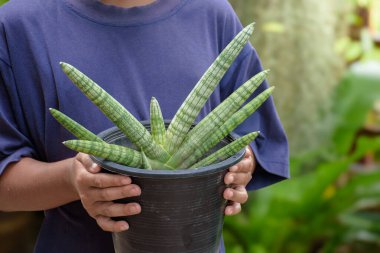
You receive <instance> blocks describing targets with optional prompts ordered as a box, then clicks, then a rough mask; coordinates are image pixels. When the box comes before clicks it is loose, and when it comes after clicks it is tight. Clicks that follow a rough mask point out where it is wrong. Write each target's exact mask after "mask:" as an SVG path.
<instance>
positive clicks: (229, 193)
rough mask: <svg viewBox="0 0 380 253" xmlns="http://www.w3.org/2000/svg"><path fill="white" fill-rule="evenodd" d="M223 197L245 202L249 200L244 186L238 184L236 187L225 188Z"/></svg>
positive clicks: (241, 202)
mask: <svg viewBox="0 0 380 253" xmlns="http://www.w3.org/2000/svg"><path fill="white" fill-rule="evenodd" d="M223 197H224V198H225V199H226V200H230V201H233V202H237V203H240V204H244V203H245V202H247V200H248V193H247V190H246V189H245V188H244V187H243V186H238V187H236V188H235V189H232V188H227V189H226V190H224V193H223Z"/></svg>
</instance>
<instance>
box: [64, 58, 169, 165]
mask: <svg viewBox="0 0 380 253" xmlns="http://www.w3.org/2000/svg"><path fill="white" fill-rule="evenodd" d="M61 67H62V69H63V71H64V72H65V73H66V75H67V76H68V77H69V78H70V79H71V81H72V82H73V83H74V84H75V85H76V86H77V87H78V88H79V89H80V90H81V91H82V92H83V94H85V95H86V96H87V97H88V98H89V99H90V100H91V101H92V102H93V103H94V104H95V105H96V106H97V107H98V108H99V109H100V110H101V111H102V112H103V113H104V114H105V115H106V116H107V117H108V118H109V119H110V120H111V121H112V122H113V123H114V124H115V125H116V126H117V127H118V128H119V129H120V130H121V131H122V132H123V133H124V134H125V135H126V136H127V138H128V139H129V140H130V141H131V142H132V143H133V144H135V145H136V146H137V147H139V148H140V149H142V150H144V152H145V154H146V155H147V156H148V157H149V158H151V159H157V160H159V161H161V162H165V161H167V160H168V159H169V154H168V153H167V152H166V151H165V150H164V149H163V148H162V147H161V146H160V145H158V144H157V143H155V142H154V141H153V138H152V136H151V135H150V133H149V132H148V131H147V130H146V129H145V127H144V126H143V125H142V124H141V123H140V122H139V121H138V120H137V119H136V118H135V117H134V116H133V115H132V114H131V113H130V112H129V111H128V110H127V109H125V108H124V107H123V106H122V105H121V104H120V103H119V102H118V101H116V99H114V98H113V97H112V96H111V95H110V94H108V93H107V92H106V91H105V90H103V89H102V88H101V87H100V86H99V85H98V84H96V83H95V82H94V81H92V80H91V79H90V78H89V77H87V76H86V75H85V74H83V73H82V72H80V71H79V70H77V69H76V68H75V67H73V66H71V65H70V64H67V63H61Z"/></svg>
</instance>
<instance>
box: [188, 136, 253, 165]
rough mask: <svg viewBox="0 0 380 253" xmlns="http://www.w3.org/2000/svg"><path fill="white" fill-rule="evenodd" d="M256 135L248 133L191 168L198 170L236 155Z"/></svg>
mask: <svg viewBox="0 0 380 253" xmlns="http://www.w3.org/2000/svg"><path fill="white" fill-rule="evenodd" d="M258 135H259V132H253V133H249V134H247V135H244V136H243V137H240V138H239V139H237V140H235V141H233V142H231V143H230V144H228V145H227V146H225V147H223V148H221V149H219V150H218V151H216V152H215V153H213V154H211V155H210V156H208V157H206V158H205V159H203V160H201V161H199V162H197V163H196V164H194V165H193V166H192V168H199V167H203V166H207V165H210V164H213V163H215V162H217V161H223V160H225V159H227V158H229V157H231V156H233V155H234V154H236V153H237V152H238V151H239V150H241V149H243V148H244V147H246V146H247V145H248V144H249V143H250V142H252V141H253V140H254V139H255V138H256V137H257V136H258Z"/></svg>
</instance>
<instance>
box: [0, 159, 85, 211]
mask: <svg viewBox="0 0 380 253" xmlns="http://www.w3.org/2000/svg"><path fill="white" fill-rule="evenodd" d="M72 162H73V161H72V159H66V160H63V161H59V162H55V163H45V162H40V161H37V160H34V159H32V158H23V159H21V160H20V161H19V162H17V163H13V164H10V165H9V166H8V168H7V169H6V170H5V171H4V173H3V174H2V175H1V176H0V210H2V211H36V210H46V209H50V208H54V207H57V206H60V205H63V204H66V203H69V202H72V201H74V200H77V199H79V196H78V194H77V193H76V191H75V188H74V186H73V185H72V183H71V181H70V168H71V166H72Z"/></svg>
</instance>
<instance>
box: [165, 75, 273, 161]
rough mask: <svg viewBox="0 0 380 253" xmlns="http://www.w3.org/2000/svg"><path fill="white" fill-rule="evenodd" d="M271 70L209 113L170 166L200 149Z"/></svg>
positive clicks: (244, 86)
mask: <svg viewBox="0 0 380 253" xmlns="http://www.w3.org/2000/svg"><path fill="white" fill-rule="evenodd" d="M268 73H269V71H268V70H265V71H262V72H260V73H258V74H257V75H255V76H254V77H252V78H251V79H249V80H248V81H247V82H245V83H244V84H243V85H241V86H240V87H239V88H238V89H237V90H236V91H234V92H233V93H232V94H231V95H230V96H229V97H228V98H227V99H225V100H224V101H223V102H222V103H221V104H220V105H218V106H217V107H216V108H215V109H214V110H213V111H212V112H211V113H209V114H208V115H207V116H206V117H205V118H204V119H203V120H202V121H201V122H200V123H199V124H198V125H196V126H195V127H194V128H193V129H192V130H191V131H190V132H189V133H188V136H187V137H186V139H185V141H184V142H183V144H182V146H181V147H180V148H179V149H178V150H177V152H176V153H175V154H174V155H173V156H172V157H171V158H170V160H169V161H168V162H167V164H168V165H169V166H172V167H178V166H179V165H180V164H181V162H182V161H184V160H186V159H187V158H188V157H189V156H190V155H192V154H194V152H195V151H196V150H197V149H199V147H200V146H202V144H203V143H204V142H205V141H207V140H208V138H209V136H211V135H212V134H213V133H215V132H216V131H217V130H218V129H219V128H220V127H221V126H222V125H223V124H224V123H225V122H226V121H227V120H228V119H229V118H230V117H231V116H232V115H233V114H234V113H235V112H236V111H237V110H238V109H239V108H240V106H242V105H243V103H244V102H245V101H246V100H247V99H248V98H249V97H250V96H251V95H252V94H253V92H254V91H255V90H256V89H257V87H258V86H259V85H260V84H261V83H262V82H263V81H264V80H265V78H266V77H267V75H268Z"/></svg>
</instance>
